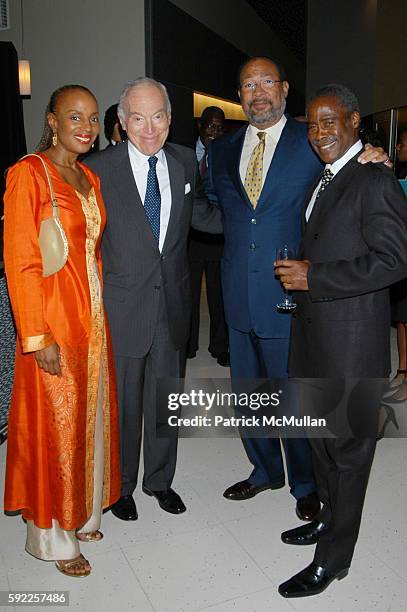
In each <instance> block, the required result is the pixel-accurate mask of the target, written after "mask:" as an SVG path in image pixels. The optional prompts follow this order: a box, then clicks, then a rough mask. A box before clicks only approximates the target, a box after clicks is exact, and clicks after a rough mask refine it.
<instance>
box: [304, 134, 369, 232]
mask: <svg viewBox="0 0 407 612" xmlns="http://www.w3.org/2000/svg"><path fill="white" fill-rule="evenodd" d="M362 149H363V145H362V141H361V140H358V141H357V142H355V144H354V145H352V146H351V148H350V149H348V150H347V151H346V153H345V154H344V155H342V157H340V158H339V159H337V160H336V161H335V162H334V163H333V164H326V166H325V168H324V170H327V169H328V170H330V171H331V172H332V174H333V175H334V176H335V174H338V172H339V170H342V168H343V167H344V165H345V164H347V163H348V161H349V160H350V159H352V157H355V155H356V153H358V152H359V151H361V150H362ZM321 183H322V179H321V180H320V181H319V183H318V185H317V186H316V187H315V189H314V192H313V194H312V198H311V199H310V201H309V204H308V206H307V210H306V211H305V219H306V221H307V222H308V219H309V218H310V216H311V213H312V209H313V208H314V204H315V200H316V199H317V193H318V189H319V188H320V186H321Z"/></svg>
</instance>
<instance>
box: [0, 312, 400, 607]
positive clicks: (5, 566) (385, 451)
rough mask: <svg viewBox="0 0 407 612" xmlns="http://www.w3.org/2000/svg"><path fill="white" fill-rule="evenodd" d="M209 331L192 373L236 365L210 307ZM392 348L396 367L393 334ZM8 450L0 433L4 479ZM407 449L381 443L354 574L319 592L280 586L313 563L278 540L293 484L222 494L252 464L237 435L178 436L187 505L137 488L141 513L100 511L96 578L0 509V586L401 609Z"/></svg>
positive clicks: (149, 602) (99, 601) (156, 600)
mask: <svg viewBox="0 0 407 612" xmlns="http://www.w3.org/2000/svg"><path fill="white" fill-rule="evenodd" d="M201 332H202V333H201V340H200V346H201V349H200V350H199V352H198V354H197V357H196V358H195V359H192V360H189V361H188V369H187V375H188V376H189V377H190V378H199V377H202V378H212V377H213V378H226V377H227V376H228V375H229V370H228V369H227V368H222V367H221V366H219V365H218V364H217V363H216V360H214V359H213V358H212V357H210V355H209V353H208V351H207V344H208V342H207V333H208V320H207V315H206V311H205V310H204V309H203V312H202V326H201ZM392 359H393V365H394V368H395V367H396V353H395V345H394V335H393V352H392ZM5 456H6V445H5V444H4V445H2V446H1V447H0V486H1V489H3V487H4V463H5ZM406 457H407V440H404V439H386V440H383V441H381V442H380V443H379V444H378V447H377V452H376V458H375V461H374V465H373V469H372V475H371V479H370V484H369V488H368V492H367V496H366V504H365V511H364V515H363V520H362V525H361V531H360V537H359V541H358V543H357V547H356V553H355V558H354V562H353V565H352V569H351V573H350V574H349V576H348V577H347V578H346V579H345V580H343V581H341V582H335V583H334V584H332V585H331V586H330V587H329V589H328V590H327V591H326V592H325V593H324V594H322V595H320V596H317V597H312V598H306V599H298V600H285V599H283V598H281V597H280V596H279V595H278V592H277V585H278V584H279V583H280V582H282V581H284V580H286V579H287V578H289V577H290V576H292V575H293V574H295V573H296V572H297V571H299V570H300V569H302V568H303V567H305V566H306V565H307V564H308V563H309V562H310V560H311V558H312V554H313V549H314V547H312V546H311V547H295V546H287V545H284V544H283V543H282V542H281V541H280V533H281V531H283V530H285V529H289V528H291V527H295V526H297V525H298V524H299V522H298V520H297V517H296V516H295V513H294V508H295V500H294V499H293V497H292V496H291V495H290V494H289V491H288V488H287V487H285V488H284V489H280V490H278V491H273V492H268V491H267V492H264V493H262V494H260V495H258V496H257V497H255V498H254V499H251V500H248V501H246V502H231V501H228V500H226V499H224V498H223V496H222V493H223V491H224V489H225V488H227V487H228V486H230V485H231V484H233V483H234V482H236V481H238V480H243V479H245V478H247V476H248V475H249V474H250V471H251V465H250V463H249V461H248V460H247V457H246V455H245V453H244V450H243V446H242V444H241V441H240V440H239V439H213V438H212V439H211V438H206V439H203V438H201V439H182V440H180V443H179V453H178V466H177V472H176V476H175V480H174V488H175V489H176V490H177V491H178V492H179V493H180V494H181V496H182V497H183V499H184V501H185V503H186V505H187V508H188V510H187V512H186V513H185V514H183V515H180V516H172V515H170V514H167V513H165V512H164V511H162V510H161V509H160V508H159V507H158V504H157V502H156V500H154V499H152V498H149V497H147V496H146V495H144V494H143V493H141V492H140V490H139V489H137V491H136V493H135V500H136V503H137V506H138V510H139V515H140V518H139V520H138V521H135V522H129V523H126V522H123V521H120V520H118V519H116V518H115V517H114V516H113V515H112V514H111V513H107V514H105V515H104V517H103V523H102V530H103V532H104V534H105V538H104V540H103V541H102V542H101V543H100V544H98V545H95V546H92V545H90V544H89V545H83V546H82V550H83V552H84V554H85V555H86V557H88V558H89V560H90V562H91V564H92V566H93V571H92V574H91V576H90V577H89V578H86V579H82V580H74V579H71V578H67V577H64V576H63V575H62V574H60V573H58V572H57V570H56V569H55V568H54V567H53V564H52V563H44V562H41V561H37V560H36V559H34V558H32V557H30V556H29V555H28V554H27V553H25V552H24V543H25V526H24V525H23V523H22V522H21V519H20V518H18V517H14V518H9V517H5V516H4V515H3V514H0V590H7V589H8V588H9V587H10V588H12V589H22V590H27V589H31V590H36V589H63V590H69V591H70V594H71V606H70V608H72V609H73V610H78V611H82V610H83V611H84V612H85V611H86V612H94V611H95V612H104V611H105V610H106V611H109V612H111V611H112V610H117V609H118V610H120V611H121V612H127V610H133V609H134V610H137V612H198V610H199V611H200V612H203V611H204V610H208V612H266V611H267V612H268V611H269V610H273V611H275V612H287V611H290V610H299V611H300V612H307V610H310V611H311V610H312V612H327V610H329V612H372V611H373V610H377V611H378V612H401V611H403V612H404V610H406V601H407V569H406V568H407V535H406V534H407V518H406V507H407V481H406V477H405V473H406ZM18 609H20V608H18ZM37 609H38V610H39V609H40V608H37ZM53 609H55V608H53ZM10 610H12V608H5V612H9V611H10ZM65 610H67V608H61V611H63V612H64V611H65Z"/></svg>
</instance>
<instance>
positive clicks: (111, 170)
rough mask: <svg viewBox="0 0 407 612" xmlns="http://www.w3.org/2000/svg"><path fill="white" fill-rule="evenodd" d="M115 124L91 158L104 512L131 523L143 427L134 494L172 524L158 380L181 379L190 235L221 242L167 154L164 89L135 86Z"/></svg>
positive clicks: (189, 182)
mask: <svg viewBox="0 0 407 612" xmlns="http://www.w3.org/2000/svg"><path fill="white" fill-rule="evenodd" d="M118 115H119V118H120V121H121V123H122V127H123V129H125V130H126V132H127V137H128V141H127V142H125V143H123V144H119V145H117V146H115V147H110V148H108V149H106V150H105V151H103V152H100V153H96V154H94V155H92V156H91V157H90V158H89V159H88V160H87V163H88V165H89V166H90V167H91V168H92V169H93V170H94V171H95V172H96V173H97V174H98V175H99V176H100V179H101V188H102V194H103V199H104V202H105V206H106V211H107V219H108V221H107V226H106V230H105V233H104V236H103V242H102V258H103V273H104V302H105V306H106V309H107V314H108V319H109V324H110V329H111V333H112V339H113V348H114V353H115V362H116V373H117V387H118V399H119V417H120V438H121V439H120V442H121V469H122V497H121V498H120V500H119V501H118V502H117V503H116V504H115V505H114V506H113V507H112V512H113V513H114V514H115V516H117V517H118V518H120V519H123V520H136V518H137V510H136V506H135V503H134V500H133V497H132V494H133V491H134V489H135V487H136V483H137V475H138V467H139V457H140V443H141V434H142V421H143V419H144V478H143V491H144V493H146V494H147V495H151V496H154V497H156V499H157V500H158V503H159V505H160V506H161V508H163V509H164V510H166V511H167V512H171V513H173V514H179V513H181V512H184V511H185V506H184V504H183V502H182V500H181V498H180V496H179V495H178V494H177V493H176V492H175V491H174V490H173V489H172V488H171V483H172V479H173V476H174V472H175V465H176V454H177V441H176V439H174V438H171V439H169V438H162V437H157V435H156V421H157V419H156V396H157V380H158V379H159V378H167V377H170V378H171V377H172V378H177V377H179V376H180V375H181V369H180V368H181V350H182V349H184V347H185V345H186V342H187V340H188V334H189V314H190V300H191V295H190V284H189V267H188V259H187V238H188V232H189V227H190V224H191V222H192V224H193V225H194V226H196V227H197V228H198V229H201V230H203V231H214V232H221V231H222V224H221V220H220V211H219V210H218V209H216V207H212V206H209V204H208V202H207V200H206V198H205V195H204V192H203V190H202V186H201V182H200V177H199V172H198V166H197V162H196V158H195V154H194V152H193V151H192V150H191V149H188V148H186V147H182V146H178V145H173V144H169V143H167V144H166V140H167V136H168V131H169V127H170V121H171V105H170V101H169V99H168V95H167V91H166V88H165V87H164V85H162V84H161V83H158V82H157V81H154V80H153V79H148V78H144V77H142V78H139V79H137V80H136V81H134V82H132V83H130V84H129V85H128V86H127V87H126V88H125V89H124V91H123V93H122V95H121V97H120V102H119V108H118Z"/></svg>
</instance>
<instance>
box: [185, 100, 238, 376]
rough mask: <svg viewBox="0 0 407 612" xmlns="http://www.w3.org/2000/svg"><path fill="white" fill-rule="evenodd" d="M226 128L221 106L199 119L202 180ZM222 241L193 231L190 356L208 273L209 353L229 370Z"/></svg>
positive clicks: (209, 109) (220, 236) (194, 346)
mask: <svg viewBox="0 0 407 612" xmlns="http://www.w3.org/2000/svg"><path fill="white" fill-rule="evenodd" d="M224 125H225V114H224V112H223V110H222V109H221V108H219V107H218V106H207V107H206V108H205V109H204V110H203V112H202V115H201V118H200V119H199V120H198V130H199V138H198V140H197V142H196V148H195V151H196V157H197V161H198V164H199V172H200V175H201V177H202V179H203V181H205V175H206V172H207V168H208V145H209V142H211V141H212V140H215V138H217V137H218V136H222V134H223V132H224ZM204 184H205V183H204ZM223 242H224V241H223V234H208V233H205V232H199V231H197V230H194V229H191V232H190V236H189V248H188V257H189V262H190V267H191V290H192V316H191V335H190V338H189V343H188V350H187V356H188V358H189V359H192V358H193V357H195V355H196V353H197V351H198V348H199V321H200V315H199V313H200V306H201V288H202V279H203V276H204V274H205V283H206V298H207V302H208V309H209V319H210V327H209V346H208V350H209V352H210V354H211V355H212V357H214V358H215V359H216V360H217V362H218V363H219V365H221V366H225V367H227V366H229V365H230V362H229V347H228V334H227V327H226V322H225V315H224V311H223V299H222V286H221V280H220V260H221V258H222V252H223Z"/></svg>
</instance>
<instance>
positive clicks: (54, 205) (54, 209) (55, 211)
mask: <svg viewBox="0 0 407 612" xmlns="http://www.w3.org/2000/svg"><path fill="white" fill-rule="evenodd" d="M26 157H38V159H40V160H41V163H42V165H43V166H44V170H45V174H46V177H47V181H48V187H49V191H50V194H51V201H52V215H53V217H54V219H58V218H59V216H58V200H57V199H56V197H55V193H54V188H53V186H52V182H51V177H50V175H49V172H48V168H47V164H46V163H45V161H44V160H43V159H42V157H41V155H37V154H36V153H28V154H27V155H24V157H21V159H26ZM21 159H20V161H21Z"/></svg>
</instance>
